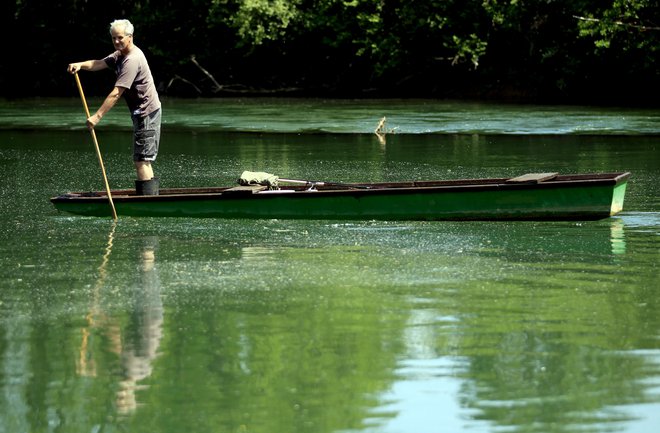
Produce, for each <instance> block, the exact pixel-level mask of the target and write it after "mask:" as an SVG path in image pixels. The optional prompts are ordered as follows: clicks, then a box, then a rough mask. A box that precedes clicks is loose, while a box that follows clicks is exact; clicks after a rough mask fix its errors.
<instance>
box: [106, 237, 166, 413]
mask: <svg viewBox="0 0 660 433" xmlns="http://www.w3.org/2000/svg"><path fill="white" fill-rule="evenodd" d="M157 243H158V240H157V238H155V237H150V238H146V239H145V240H144V244H143V248H142V250H141V251H140V260H139V263H138V270H139V272H138V276H139V281H138V284H137V285H136V286H135V287H134V289H133V293H132V295H133V311H132V314H131V320H130V324H129V326H128V327H127V329H126V331H125V333H124V339H123V341H122V343H121V352H120V359H121V366H122V370H123V380H121V381H120V382H119V385H120V389H119V391H118V392H117V410H118V411H119V413H122V414H128V413H131V412H133V411H134V410H135V409H136V407H137V400H136V397H135V391H136V390H137V389H139V387H140V386H139V385H138V382H140V381H142V380H144V379H146V378H147V377H149V376H150V375H151V372H152V370H153V366H152V363H153V361H154V359H156V357H157V356H158V348H159V346H160V341H161V339H162V337H163V302H162V299H161V293H160V280H159V278H158V270H157V267H156V254H155V250H156V246H157Z"/></svg>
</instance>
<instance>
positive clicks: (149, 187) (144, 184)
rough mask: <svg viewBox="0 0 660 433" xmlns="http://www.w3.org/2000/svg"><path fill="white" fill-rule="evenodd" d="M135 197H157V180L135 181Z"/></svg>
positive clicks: (155, 178) (153, 178)
mask: <svg viewBox="0 0 660 433" xmlns="http://www.w3.org/2000/svg"><path fill="white" fill-rule="evenodd" d="M135 195H158V178H157V177H152V178H151V179H149V180H136V181H135Z"/></svg>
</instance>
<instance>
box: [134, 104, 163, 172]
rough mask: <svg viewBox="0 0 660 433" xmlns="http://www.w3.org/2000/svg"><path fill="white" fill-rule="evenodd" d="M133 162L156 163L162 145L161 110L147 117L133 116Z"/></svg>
mask: <svg viewBox="0 0 660 433" xmlns="http://www.w3.org/2000/svg"><path fill="white" fill-rule="evenodd" d="M131 117H132V118H133V161H155V160H156V156H158V145H159V144H160V118H161V110H160V108H159V109H158V110H156V111H153V112H151V113H149V114H147V115H146V116H140V115H133V116H131Z"/></svg>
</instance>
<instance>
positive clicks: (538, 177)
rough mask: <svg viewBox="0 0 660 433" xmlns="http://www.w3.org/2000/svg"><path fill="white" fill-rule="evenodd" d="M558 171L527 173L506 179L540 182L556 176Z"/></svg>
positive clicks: (511, 181) (510, 181)
mask: <svg viewBox="0 0 660 433" xmlns="http://www.w3.org/2000/svg"><path fill="white" fill-rule="evenodd" d="M558 174H559V173H527V174H523V175H522V176H518V177H514V178H511V179H508V180H507V183H541V182H544V181H546V180H551V179H554V178H555V177H557V175H558Z"/></svg>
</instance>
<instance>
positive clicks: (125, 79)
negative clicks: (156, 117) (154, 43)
mask: <svg viewBox="0 0 660 433" xmlns="http://www.w3.org/2000/svg"><path fill="white" fill-rule="evenodd" d="M103 61H104V62H105V64H106V65H108V67H109V68H110V69H112V70H114V71H115V73H116V74H117V82H116V83H115V86H116V87H123V88H124V89H126V90H125V91H124V97H125V99H126V103H127V104H128V109H129V110H131V113H132V114H134V115H139V116H142V117H144V116H146V115H148V114H150V113H153V112H154V111H156V110H158V109H159V108H160V99H158V92H157V91H156V85H155V84H154V79H153V77H152V76H151V70H150V69H149V64H148V63H147V58H146V57H145V56H144V53H143V52H142V50H141V49H139V48H138V47H136V46H135V45H133V49H132V50H131V52H130V53H128V55H126V56H124V55H123V54H122V53H121V51H115V52H114V53H112V54H110V55H109V56H107V57H106V58H105V59H103Z"/></svg>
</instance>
